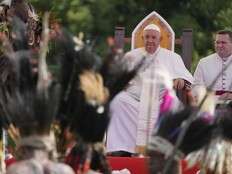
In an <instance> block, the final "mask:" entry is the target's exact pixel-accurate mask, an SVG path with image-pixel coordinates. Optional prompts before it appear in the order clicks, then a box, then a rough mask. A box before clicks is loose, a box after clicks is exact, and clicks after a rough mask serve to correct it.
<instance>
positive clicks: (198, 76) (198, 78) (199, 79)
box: [194, 61, 205, 85]
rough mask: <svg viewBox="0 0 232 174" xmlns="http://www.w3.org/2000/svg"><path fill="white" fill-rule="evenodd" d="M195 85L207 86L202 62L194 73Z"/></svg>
mask: <svg viewBox="0 0 232 174" xmlns="http://www.w3.org/2000/svg"><path fill="white" fill-rule="evenodd" d="M194 85H205V82H204V73H203V69H202V63H201V61H200V62H199V63H198V65H197V68H196V70H195V72H194Z"/></svg>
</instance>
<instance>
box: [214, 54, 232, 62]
mask: <svg viewBox="0 0 232 174" xmlns="http://www.w3.org/2000/svg"><path fill="white" fill-rule="evenodd" d="M216 55H217V57H218V59H219V60H221V61H223V62H228V61H229V60H230V59H232V54H231V55H230V56H228V57H220V56H219V55H218V54H217V53H216Z"/></svg>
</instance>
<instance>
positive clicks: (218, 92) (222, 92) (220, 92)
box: [215, 91, 232, 95]
mask: <svg viewBox="0 0 232 174" xmlns="http://www.w3.org/2000/svg"><path fill="white" fill-rule="evenodd" d="M224 93H232V92H231V91H216V92H215V94H216V95H222V94H224Z"/></svg>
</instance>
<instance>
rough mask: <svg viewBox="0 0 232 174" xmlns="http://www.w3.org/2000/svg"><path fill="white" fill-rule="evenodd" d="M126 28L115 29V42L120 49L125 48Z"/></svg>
mask: <svg viewBox="0 0 232 174" xmlns="http://www.w3.org/2000/svg"><path fill="white" fill-rule="evenodd" d="M124 38H125V27H115V32H114V41H115V46H116V48H118V49H123V48H124Z"/></svg>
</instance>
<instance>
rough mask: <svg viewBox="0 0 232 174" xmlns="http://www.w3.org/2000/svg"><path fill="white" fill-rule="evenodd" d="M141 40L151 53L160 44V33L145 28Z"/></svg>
mask: <svg viewBox="0 0 232 174" xmlns="http://www.w3.org/2000/svg"><path fill="white" fill-rule="evenodd" d="M143 41H144V47H145V50H146V51H147V52H148V53H150V54H152V53H154V52H155V51H156V50H157V48H158V47H159V45H160V33H159V32H158V31H155V30H145V31H144V32H143Z"/></svg>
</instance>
